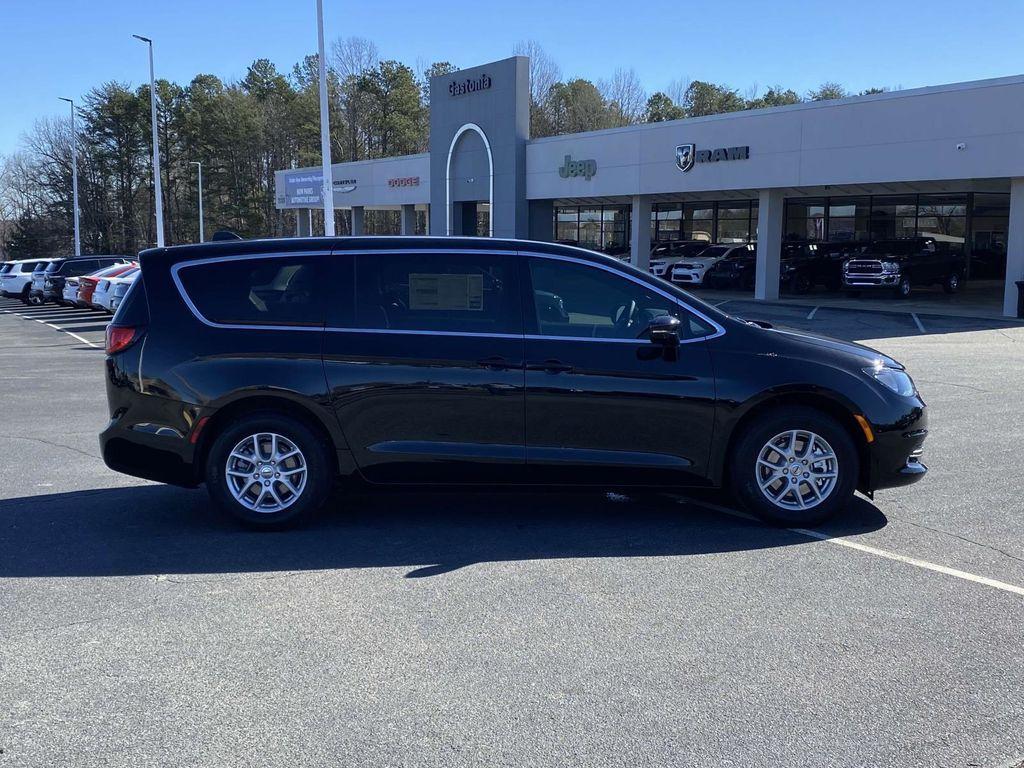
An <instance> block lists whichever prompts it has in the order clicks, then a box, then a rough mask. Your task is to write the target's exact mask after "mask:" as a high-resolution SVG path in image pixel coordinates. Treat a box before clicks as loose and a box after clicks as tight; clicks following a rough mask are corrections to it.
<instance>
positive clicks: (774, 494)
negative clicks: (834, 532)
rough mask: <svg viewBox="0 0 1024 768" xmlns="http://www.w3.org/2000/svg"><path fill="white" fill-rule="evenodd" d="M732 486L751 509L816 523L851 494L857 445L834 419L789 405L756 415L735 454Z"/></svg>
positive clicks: (777, 518)
mask: <svg viewBox="0 0 1024 768" xmlns="http://www.w3.org/2000/svg"><path fill="white" fill-rule="evenodd" d="M732 459H733V461H732V475H731V480H732V490H733V492H734V493H735V494H736V496H737V499H738V500H739V502H740V503H741V504H742V505H743V506H744V507H745V508H746V509H748V510H749V511H750V512H753V513H754V514H755V515H757V516H758V517H760V518H761V519H763V520H765V521H767V522H770V523H773V524H775V525H784V526H792V525H816V524H818V523H820V522H823V521H824V520H827V519H829V518H830V517H833V516H834V515H836V514H837V513H838V512H840V511H842V510H843V509H844V508H846V506H847V505H848V504H849V503H850V500H851V499H852V498H853V494H854V491H855V490H856V486H857V477H858V475H859V472H860V468H859V464H860V462H859V457H858V455H857V448H856V446H855V445H854V443H853V439H852V438H851V437H850V435H849V433H848V432H847V431H846V430H845V429H844V428H843V427H842V425H841V424H839V423H838V422H837V421H836V420H835V419H833V418H832V417H831V416H829V415H828V414H826V413H822V412H821V411H818V410H816V409H813V408H805V407H788V406H787V407H785V408H780V409H778V410H777V411H773V412H769V413H766V414H764V415H762V416H760V417H758V418H757V419H756V420H755V421H754V422H753V423H751V424H750V425H749V427H747V429H746V430H745V431H744V433H743V434H742V435H741V436H740V439H739V441H738V442H737V443H736V447H735V449H734V451H733V457H732Z"/></svg>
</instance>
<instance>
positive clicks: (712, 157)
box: [676, 144, 750, 171]
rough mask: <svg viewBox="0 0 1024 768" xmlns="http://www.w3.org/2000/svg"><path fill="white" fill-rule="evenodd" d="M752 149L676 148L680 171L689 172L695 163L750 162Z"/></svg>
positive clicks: (683, 145) (687, 145)
mask: <svg viewBox="0 0 1024 768" xmlns="http://www.w3.org/2000/svg"><path fill="white" fill-rule="evenodd" d="M749 159H750V147H747V146H744V147H719V148H718V149H697V145H696V144H680V145H678V146H677V147H676V165H677V166H678V167H679V170H680V171H688V170H690V169H691V168H693V166H694V163H717V162H721V161H722V160H749Z"/></svg>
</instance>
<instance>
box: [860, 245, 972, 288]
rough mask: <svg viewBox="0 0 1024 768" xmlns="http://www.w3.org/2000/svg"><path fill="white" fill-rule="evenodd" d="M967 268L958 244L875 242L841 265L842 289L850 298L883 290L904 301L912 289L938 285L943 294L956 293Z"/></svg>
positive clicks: (961, 249) (961, 248)
mask: <svg viewBox="0 0 1024 768" xmlns="http://www.w3.org/2000/svg"><path fill="white" fill-rule="evenodd" d="M966 266H967V262H966V257H965V256H964V253H963V247H962V246H961V245H960V244H959V243H949V242H944V241H940V240H936V239H935V238H933V237H908V238H903V239H899V240H876V241H875V242H873V243H871V245H869V246H868V247H867V248H866V249H865V250H864V252H863V253H861V254H859V255H858V256H854V257H853V258H851V259H847V260H846V261H845V262H843V288H844V289H845V290H846V292H847V294H848V295H850V296H857V295H859V294H860V292H861V291H864V290H877V289H886V290H889V291H891V292H892V293H893V294H894V295H895V296H897V297H899V298H906V297H907V296H909V295H910V292H911V291H912V290H913V289H914V287H915V286H921V285H935V284H939V285H941V286H942V289H943V290H944V291H945V292H946V293H956V291H957V289H959V288H960V282H961V281H962V280H963V277H964V272H965V269H966Z"/></svg>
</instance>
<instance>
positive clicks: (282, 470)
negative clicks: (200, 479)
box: [205, 412, 333, 530]
mask: <svg viewBox="0 0 1024 768" xmlns="http://www.w3.org/2000/svg"><path fill="white" fill-rule="evenodd" d="M328 448H329V447H328V445H327V444H326V442H325V441H324V439H323V438H322V437H320V436H319V435H318V434H316V433H315V432H314V431H313V430H312V429H310V428H309V427H308V426H306V425H305V424H304V423H303V422H301V421H299V420H298V419H294V418H292V417H291V416H286V415H285V414H279V413H273V412H261V413H253V414H251V415H249V416H245V417H243V418H241V419H238V420H236V421H233V422H232V423H231V424H230V425H229V426H228V427H227V428H226V429H224V430H223V431H222V432H221V433H220V434H219V435H217V437H216V438H215V440H214V442H213V445H212V446H211V447H210V451H209V453H208V454H207V457H206V468H205V474H206V488H207V491H208V492H209V494H210V497H211V498H212V499H213V501H214V502H215V503H216V504H217V506H218V507H219V508H220V509H221V510H222V511H223V512H226V513H227V514H229V515H231V516H232V517H234V518H235V519H236V520H239V521H240V522H242V523H244V524H245V525H247V526H250V527H252V528H259V529H267V530H279V529H281V528H287V527H292V526H295V525H297V524H299V523H301V522H305V521H306V520H308V519H309V518H310V517H311V516H312V515H313V513H314V512H316V510H318V509H319V508H320V507H321V506H322V505H323V503H324V501H326V499H327V495H328V494H329V492H330V489H331V483H332V481H333V472H332V471H331V463H330V460H329V456H330V453H329V450H328Z"/></svg>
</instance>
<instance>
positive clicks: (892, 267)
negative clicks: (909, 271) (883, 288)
mask: <svg viewBox="0 0 1024 768" xmlns="http://www.w3.org/2000/svg"><path fill="white" fill-rule="evenodd" d="M882 271H883V272H887V273H888V274H892V273H894V272H899V271H900V265H899V264H897V263H896V262H895V261H883V262H882Z"/></svg>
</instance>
